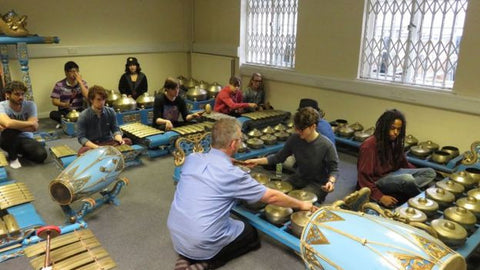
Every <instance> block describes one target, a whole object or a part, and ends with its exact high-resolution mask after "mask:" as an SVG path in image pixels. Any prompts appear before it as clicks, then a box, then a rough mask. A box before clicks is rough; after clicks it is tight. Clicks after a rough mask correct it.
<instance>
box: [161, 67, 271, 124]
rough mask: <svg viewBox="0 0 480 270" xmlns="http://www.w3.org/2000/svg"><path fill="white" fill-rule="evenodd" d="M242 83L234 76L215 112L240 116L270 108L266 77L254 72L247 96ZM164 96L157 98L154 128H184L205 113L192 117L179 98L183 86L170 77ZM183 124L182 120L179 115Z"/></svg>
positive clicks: (216, 103)
mask: <svg viewBox="0 0 480 270" xmlns="http://www.w3.org/2000/svg"><path fill="white" fill-rule="evenodd" d="M240 85H241V80H240V78H239V77H237V76H232V77H231V78H230V80H229V84H228V85H227V86H225V87H224V88H222V90H220V92H219V93H218V95H217V96H216V98H215V105H214V108H213V109H214V111H216V112H220V113H224V114H229V115H233V116H239V115H240V114H241V113H243V112H248V111H252V110H255V109H257V108H262V109H263V108H270V106H269V105H268V104H265V91H264V90H263V80H262V75H260V74H259V73H254V74H253V75H252V77H251V79H250V83H249V86H248V88H247V89H246V91H245V95H244V94H243V92H242V90H240ZM163 90H164V92H163V94H160V95H157V96H156V97H155V102H154V105H153V119H155V121H154V122H153V124H152V126H153V127H154V128H158V129H163V130H170V129H172V128H174V127H178V126H181V125H184V124H185V123H186V122H190V121H192V120H194V119H197V118H198V117H200V116H201V113H198V112H197V113H192V114H189V112H188V109H187V105H186V102H185V100H184V99H183V98H182V97H181V96H179V92H180V84H179V82H178V80H176V79H174V78H167V80H166V81H165V84H164V85H163ZM180 115H181V116H182V119H183V121H179V119H180V118H179V116H180Z"/></svg>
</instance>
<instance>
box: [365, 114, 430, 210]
mask: <svg viewBox="0 0 480 270" xmlns="http://www.w3.org/2000/svg"><path fill="white" fill-rule="evenodd" d="M406 126H407V122H406V120H405V116H404V115H403V113H402V112H400V111H398V110H395V109H393V110H388V111H385V112H384V113H383V114H382V115H381V116H380V118H378V120H377V123H376V124H375V133H374V135H373V136H370V137H369V138H368V139H366V140H365V141H364V142H363V143H362V145H361V146H360V150H359V155H358V160H357V172H358V186H359V187H360V188H363V187H368V188H370V191H371V194H370V198H371V199H372V200H375V201H377V202H379V203H380V204H382V205H383V206H385V207H395V206H396V205H399V204H402V203H403V202H405V201H407V200H408V199H409V198H411V197H414V196H416V195H417V194H419V193H420V192H421V190H420V188H422V187H425V186H427V185H428V184H429V183H430V182H432V181H433V180H434V179H435V176H436V173H435V170H433V169H432V168H418V169H417V168H415V166H413V165H412V164H410V163H409V162H408V161H407V157H406V156H405V151H404V150H405V149H404V141H405V130H406Z"/></svg>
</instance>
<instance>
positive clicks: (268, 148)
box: [234, 142, 285, 160]
mask: <svg viewBox="0 0 480 270" xmlns="http://www.w3.org/2000/svg"><path fill="white" fill-rule="evenodd" d="M284 145H285V143H284V142H277V143H276V144H274V145H264V146H263V147H262V148H260V149H248V150H247V151H246V152H243V153H236V154H235V155H234V158H235V159H238V160H246V159H249V158H256V157H262V156H266V155H270V154H273V153H276V152H278V151H280V150H282V148H283V146H284Z"/></svg>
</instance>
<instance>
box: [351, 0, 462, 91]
mask: <svg viewBox="0 0 480 270" xmlns="http://www.w3.org/2000/svg"><path fill="white" fill-rule="evenodd" d="M467 4H468V0H367V4H366V10H365V26H364V37H363V41H362V43H363V44H362V56H361V60H360V70H359V73H360V74H359V77H360V78H365V79H374V80H382V81H390V82H395V83H401V84H412V85H421V86H429V87H435V88H442V89H451V88H453V83H454V80H455V71H456V68H457V60H458V53H459V48H460V41H461V39H462V34H463V25H464V21H465V13H466V10H467Z"/></svg>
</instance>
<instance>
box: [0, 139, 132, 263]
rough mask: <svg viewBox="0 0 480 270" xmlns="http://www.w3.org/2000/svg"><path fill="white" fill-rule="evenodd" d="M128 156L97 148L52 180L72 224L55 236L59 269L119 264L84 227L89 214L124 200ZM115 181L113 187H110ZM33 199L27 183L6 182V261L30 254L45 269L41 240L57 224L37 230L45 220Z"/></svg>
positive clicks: (2, 239) (0, 216)
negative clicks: (125, 169) (124, 175)
mask: <svg viewBox="0 0 480 270" xmlns="http://www.w3.org/2000/svg"><path fill="white" fill-rule="evenodd" d="M123 156H124V155H122V153H121V152H120V151H119V150H118V149H116V148H115V147H112V146H103V147H99V148H97V149H92V150H90V151H87V152H86V153H85V154H83V155H81V156H80V157H78V158H76V159H75V160H74V161H73V162H72V163H71V164H70V165H68V166H67V167H66V168H65V169H64V170H63V171H62V172H61V173H60V174H59V176H58V177H57V178H56V179H54V180H53V181H52V182H51V183H50V185H49V190H50V194H51V197H52V199H53V200H54V201H56V202H57V203H58V204H59V205H60V207H61V209H62V210H63V212H64V214H65V216H66V223H65V224H66V225H64V226H62V227H61V228H59V234H61V236H58V237H56V238H55V239H53V240H52V245H51V248H52V249H53V251H51V252H50V253H49V255H51V256H50V260H51V262H50V263H51V265H53V269H111V268H113V267H115V263H114V262H113V260H112V259H111V258H110V257H109V255H108V253H107V252H106V250H105V249H103V248H102V247H101V246H100V243H99V242H98V240H97V239H96V238H95V237H94V236H93V234H92V233H91V232H90V231H88V230H84V229H85V228H87V224H86V222H85V221H84V220H83V218H84V216H85V215H86V214H88V213H90V212H92V211H94V210H95V209H97V208H98V207H100V206H102V205H103V204H106V203H113V204H115V205H118V204H119V201H118V199H117V195H118V194H119V193H120V191H121V189H122V188H123V187H124V186H126V185H127V184H128V182H129V181H128V179H126V178H121V177H119V174H120V173H121V172H122V171H123V169H124V168H125V160H124V157H123ZM110 185H113V186H112V187H111V189H110V190H107V188H108V187H109V186H110ZM95 194H99V196H98V195H95ZM93 195H95V198H96V199H94V198H93V197H92V196H93ZM79 200H81V201H80V202H78V201H79ZM31 201H33V196H32V194H31V193H30V191H29V190H28V189H27V187H26V186H25V185H24V184H22V183H15V182H14V181H4V182H2V183H0V262H1V261H4V260H7V259H10V258H14V257H17V256H21V255H24V254H25V255H27V256H28V257H32V260H31V265H32V267H34V269H39V268H40V266H41V265H42V262H43V261H46V259H45V257H46V256H47V254H45V248H44V246H45V245H44V244H43V243H39V242H41V241H42V240H45V235H44V233H45V231H46V230H45V229H48V227H52V226H47V228H42V229H40V230H38V231H37V234H38V235H35V230H36V229H38V228H40V227H42V226H44V225H45V222H44V221H43V219H42V218H41V217H40V216H39V214H38V213H37V211H36V210H35V208H34V207H33V205H32V204H31ZM37 243H38V244H37ZM34 244H36V245H34ZM80 266H81V267H83V268H78V267H80ZM43 269H49V268H43Z"/></svg>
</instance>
